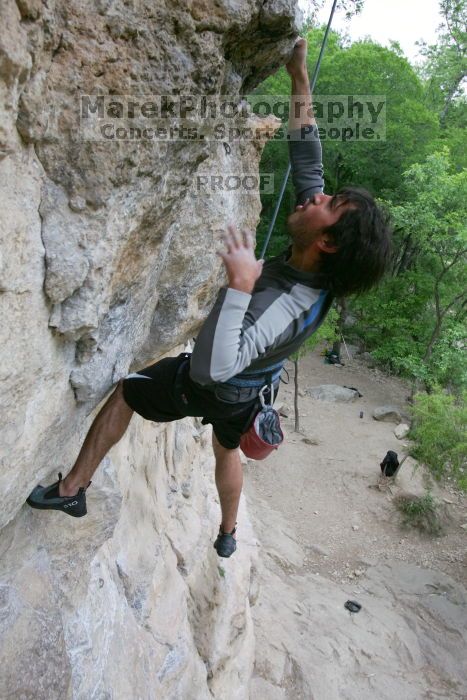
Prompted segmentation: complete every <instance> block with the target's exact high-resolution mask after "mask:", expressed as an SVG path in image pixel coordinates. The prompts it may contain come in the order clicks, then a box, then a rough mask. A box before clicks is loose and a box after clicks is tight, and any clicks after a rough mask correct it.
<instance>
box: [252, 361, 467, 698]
mask: <svg viewBox="0 0 467 700" xmlns="http://www.w3.org/2000/svg"><path fill="white" fill-rule="evenodd" d="M290 378H291V382H290V384H289V385H288V386H284V385H282V388H281V390H280V395H279V403H281V402H282V403H283V404H284V408H285V409H286V412H287V413H288V417H287V418H283V419H282V425H283V429H284V432H285V434H286V442H285V444H284V445H282V446H281V447H280V449H279V450H278V451H277V452H276V453H274V454H273V455H271V456H270V457H268V459H267V460H265V461H263V462H255V461H248V462H247V463H246V464H245V469H244V475H245V476H244V495H245V503H246V506H247V508H248V512H249V516H250V519H251V521H252V523H253V528H254V532H255V535H256V537H257V541H256V542H254V543H253V545H250V546H253V547H254V548H255V551H256V554H257V559H256V561H257V563H256V567H255V568H254V569H253V571H252V584H251V590H250V604H251V611H252V620H253V625H254V632H255V655H256V656H255V667H254V674H253V677H252V681H251V687H250V693H249V700H264V698H268V700H300V699H303V700H374V698H377V699H378V700H393V698H394V697H402V698H404V700H433V699H435V698H436V699H440V698H443V699H445V700H453V699H454V698H456V699H462V700H463V699H464V698H466V697H467V664H466V654H465V649H466V648H467V590H466V583H467V575H466V564H467V561H466V546H465V545H466V538H467V532H466V530H465V529H463V528H462V525H465V524H466V523H467V513H466V509H465V503H466V499H465V497H463V496H461V495H460V494H459V493H457V492H456V491H455V490H454V489H453V488H450V486H449V484H448V485H447V486H444V487H443V488H441V487H440V486H439V485H437V484H435V483H431V488H432V494H433V497H434V498H435V499H436V500H437V501H438V502H439V503H440V504H441V506H442V509H443V513H444V515H443V519H444V530H443V533H442V535H441V536H439V537H430V536H427V535H424V534H421V533H420V532H418V531H417V530H413V529H405V528H403V527H402V526H401V522H400V516H399V513H398V511H397V510H396V508H395V505H394V503H393V497H394V496H395V495H396V494H398V493H414V494H417V495H421V494H423V493H424V492H425V488H426V485H427V484H429V483H430V479H429V475H428V474H427V473H426V471H425V470H424V469H423V467H420V468H418V469H416V470H415V469H414V466H415V463H414V461H413V460H412V459H411V458H407V460H406V461H405V462H404V464H403V465H402V467H401V470H400V472H399V474H398V476H397V479H396V483H395V484H392V485H387V484H385V485H384V486H382V487H381V488H380V487H379V484H380V474H381V470H380V466H379V464H380V462H381V461H382V459H383V457H384V455H385V454H386V452H387V451H388V450H394V451H395V452H397V453H398V455H399V458H401V457H402V456H403V455H404V454H406V451H407V442H406V441H400V440H398V439H397V438H396V437H395V435H394V432H393V431H394V428H395V424H393V423H385V422H378V421H375V420H374V419H373V417H372V413H373V409H374V408H375V407H377V406H381V405H385V404H396V405H398V406H399V407H400V408H401V409H403V410H404V409H405V410H407V408H408V405H407V403H406V398H407V396H408V393H409V391H408V388H407V387H406V386H404V384H403V382H401V381H398V380H397V379H394V378H391V377H387V376H385V375H383V374H382V373H381V372H379V371H378V370H375V369H369V368H368V367H367V366H366V365H365V364H363V363H362V362H359V361H358V360H357V359H355V360H351V361H348V360H347V361H345V366H344V367H336V366H333V365H326V364H324V362H323V358H322V357H321V356H320V355H319V353H318V352H316V353H315V354H312V355H309V356H308V357H306V358H304V359H303V360H301V364H300V389H301V393H302V396H301V397H300V410H301V424H302V425H301V433H299V434H297V433H294V432H293V427H294V420H293V370H291V371H290ZM320 384H338V385H341V386H343V385H346V386H348V387H356V388H358V389H359V391H360V393H361V394H362V395H363V396H362V397H361V398H358V399H357V400H356V401H355V402H352V403H327V402H324V401H319V400H315V399H312V398H311V397H309V396H307V395H306V394H305V393H304V392H305V390H306V389H307V388H310V387H312V386H317V385H320ZM362 411H363V417H362V418H360V414H361V412H362ZM240 525H241V524H240ZM245 544H246V543H245ZM239 546H242V535H241V527H240V530H239ZM349 599H350V600H356V601H357V602H359V603H360V604H361V605H362V609H361V611H360V612H359V613H358V614H350V613H349V612H348V611H347V610H346V609H345V606H344V603H345V601H346V600H349Z"/></svg>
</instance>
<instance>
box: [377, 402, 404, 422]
mask: <svg viewBox="0 0 467 700" xmlns="http://www.w3.org/2000/svg"><path fill="white" fill-rule="evenodd" d="M373 418H374V419H375V420H380V421H385V422H386V423H402V422H403V421H404V419H405V418H406V416H405V414H404V413H403V411H402V409H400V408H399V407H398V406H391V405H387V406H378V407H377V408H375V409H374V411H373Z"/></svg>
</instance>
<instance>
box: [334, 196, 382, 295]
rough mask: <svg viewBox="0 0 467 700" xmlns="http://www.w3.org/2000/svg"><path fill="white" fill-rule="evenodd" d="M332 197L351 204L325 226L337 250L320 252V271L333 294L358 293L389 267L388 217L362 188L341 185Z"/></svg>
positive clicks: (369, 287)
mask: <svg viewBox="0 0 467 700" xmlns="http://www.w3.org/2000/svg"><path fill="white" fill-rule="evenodd" d="M333 199H334V200H336V201H339V203H341V202H342V203H349V204H352V205H353V206H352V208H351V209H348V210H346V211H344V212H343V214H342V215H341V217H340V218H339V220H338V221H337V222H336V223H335V224H333V225H332V226H329V227H328V228H326V229H325V233H328V234H330V235H331V237H332V239H333V243H334V244H335V245H336V246H337V251H336V252H335V253H329V254H328V253H323V254H322V256H321V262H322V265H321V271H322V272H324V273H326V274H327V275H329V279H330V289H331V291H332V292H333V293H334V294H335V295H336V296H347V295H349V294H361V293H362V292H366V291H367V290H369V289H371V288H372V287H374V286H375V285H376V284H377V283H378V282H379V281H380V279H381V278H382V276H383V275H384V273H385V271H386V270H387V268H388V265H389V262H390V257H391V238H392V226H391V224H390V217H389V214H388V213H387V212H386V211H385V210H384V209H382V208H381V207H379V206H378V205H377V204H376V202H375V200H374V199H373V197H372V196H371V194H370V193H369V192H368V191H367V190H365V189H363V188H361V187H344V188H342V189H341V190H339V192H337V194H335V195H334V197H333Z"/></svg>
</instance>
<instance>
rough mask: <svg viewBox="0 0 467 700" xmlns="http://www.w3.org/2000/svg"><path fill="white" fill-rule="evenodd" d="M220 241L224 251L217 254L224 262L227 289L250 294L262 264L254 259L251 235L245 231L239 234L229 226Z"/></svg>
mask: <svg viewBox="0 0 467 700" xmlns="http://www.w3.org/2000/svg"><path fill="white" fill-rule="evenodd" d="M222 240H223V241H224V243H225V247H226V250H225V251H219V252H218V254H219V255H220V257H221V258H222V260H223V262H224V265H225V269H226V271H227V277H228V279H229V287H230V288H231V289H237V290H238V291H240V292H246V293H247V294H251V293H252V291H253V288H254V286H255V282H256V280H257V279H258V277H259V276H260V275H261V272H262V270H263V262H264V261H263V260H256V258H255V244H254V239H253V234H252V233H251V231H248V230H247V229H242V231H240V232H239V231H238V230H237V228H236V226H233V225H230V226H228V227H227V232H226V233H225V234H224V235H223V236H222Z"/></svg>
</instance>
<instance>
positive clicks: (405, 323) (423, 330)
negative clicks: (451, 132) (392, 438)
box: [352, 148, 467, 387]
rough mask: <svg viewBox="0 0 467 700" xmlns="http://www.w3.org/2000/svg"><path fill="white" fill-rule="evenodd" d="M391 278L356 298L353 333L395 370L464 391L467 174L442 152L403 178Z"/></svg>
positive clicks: (395, 214)
mask: <svg viewBox="0 0 467 700" xmlns="http://www.w3.org/2000/svg"><path fill="white" fill-rule="evenodd" d="M398 199H399V203H398V204H397V205H394V204H390V203H389V207H390V210H391V213H392V216H393V219H394V222H395V226H396V234H395V240H394V260H393V274H392V276H391V277H388V278H386V279H385V281H384V282H383V283H382V284H381V286H380V288H379V289H378V291H377V293H375V292H372V293H370V294H367V295H366V296H364V297H362V298H360V299H358V300H356V301H355V302H354V304H353V307H352V311H353V312H354V313H357V316H358V318H359V321H358V324H357V326H356V327H355V328H354V332H356V333H357V334H359V335H360V337H363V338H364V339H365V341H366V344H367V346H368V349H369V350H370V351H372V354H373V356H374V358H375V359H376V360H377V361H378V362H380V363H381V364H382V365H383V366H384V367H385V368H386V369H388V370H389V371H392V372H395V373H397V374H401V375H404V376H407V377H409V378H411V379H417V380H420V381H423V382H425V384H427V385H432V384H435V383H440V384H443V385H447V384H449V385H450V386H451V387H462V386H463V385H465V381H466V379H467V376H466V373H467V362H466V356H465V353H463V352H461V349H462V346H463V338H465V303H466V299H467V294H465V293H464V292H465V290H466V289H467V269H466V266H465V261H466V253H467V229H466V224H465V221H466V220H467V172H466V171H463V172H460V173H456V172H453V169H452V167H451V163H450V158H449V153H448V151H447V149H446V148H445V149H443V151H441V152H440V153H433V154H431V155H430V156H428V158H427V159H426V160H425V162H423V163H416V164H414V165H412V166H411V167H410V168H409V169H408V170H407V171H406V172H405V173H403V176H402V185H401V188H400V194H399V198H398Z"/></svg>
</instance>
